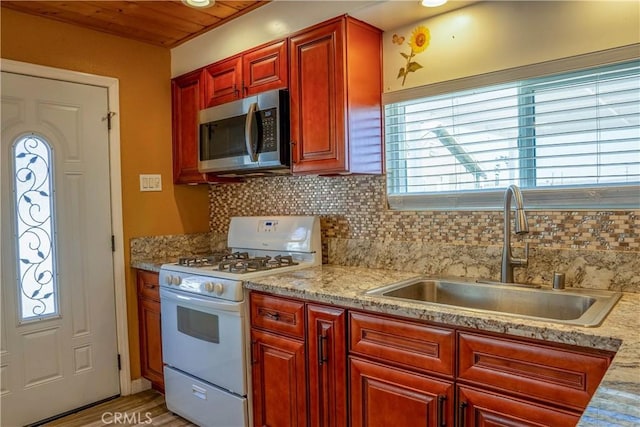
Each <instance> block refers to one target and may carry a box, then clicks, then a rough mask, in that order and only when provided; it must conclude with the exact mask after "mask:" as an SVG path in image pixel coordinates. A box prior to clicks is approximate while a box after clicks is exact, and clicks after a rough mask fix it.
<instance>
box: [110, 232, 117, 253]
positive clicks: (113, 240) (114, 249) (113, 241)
mask: <svg viewBox="0 0 640 427" xmlns="http://www.w3.org/2000/svg"><path fill="white" fill-rule="evenodd" d="M115 251H116V236H114V235H113V234H112V235H111V252H115Z"/></svg>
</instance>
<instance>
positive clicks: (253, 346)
mask: <svg viewBox="0 0 640 427" xmlns="http://www.w3.org/2000/svg"><path fill="white" fill-rule="evenodd" d="M257 344H258V341H256V340H253V341H251V364H252V365H255V364H256V363H258V358H257V357H256V345H257Z"/></svg>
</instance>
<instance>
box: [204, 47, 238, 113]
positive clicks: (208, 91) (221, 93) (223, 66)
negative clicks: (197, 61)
mask: <svg viewBox="0 0 640 427" xmlns="http://www.w3.org/2000/svg"><path fill="white" fill-rule="evenodd" d="M239 98H242V57H241V56H240V55H237V56H234V57H233V58H229V59H225V60H224V61H220V62H216V63H215V64H212V65H209V66H208V67H205V69H204V102H205V105H204V106H205V108H208V107H213V106H214V105H219V104H224V103H225V102H229V101H233V100H236V99H239Z"/></svg>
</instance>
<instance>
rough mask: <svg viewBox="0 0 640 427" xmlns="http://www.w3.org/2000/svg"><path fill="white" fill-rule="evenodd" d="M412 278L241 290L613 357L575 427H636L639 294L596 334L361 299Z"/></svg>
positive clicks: (352, 275)
mask: <svg viewBox="0 0 640 427" xmlns="http://www.w3.org/2000/svg"><path fill="white" fill-rule="evenodd" d="M166 262H172V260H166V259H164V260H146V261H137V262H133V263H132V267H133V268H139V269H143V270H148V271H155V272H158V271H159V270H160V266H161V265H162V264H163V263H166ZM416 276H418V274H416V273H410V272H400V271H395V270H376V269H369V268H359V267H343V266H335V265H322V266H319V267H313V268H308V269H304V270H298V271H292V272H285V273H277V274H273V275H268V276H264V277H260V278H257V279H253V280H251V281H248V282H246V283H245V287H246V288H247V289H251V290H257V291H263V292H268V293H271V294H275V295H282V296H288V297H293V298H299V299H302V300H306V301H312V302H319V303H324V304H329V305H336V306H342V307H346V308H355V309H362V310H367V311H372V312H378V313H386V314H392V315H397V316H403V317H407V318H412V319H420V320H427V321H430V322H436V323H441V324H447V325H451V326H461V327H466V328H473V329H478V330H482V331H488V332H497V333H503V334H508V335H512V336H515V337H526V338H534V339H540V340H544V341H550V342H556V343H563V344H570V345H577V346H581V347H590V348H596V349H601V350H608V351H614V352H617V353H616V355H615V357H614V359H613V361H612V363H611V366H610V367H609V370H608V371H607V373H606V375H605V376H604V378H603V380H602V382H601V383H600V386H599V387H598V389H597V390H596V393H595V395H594V396H593V398H592V399H591V402H590V403H589V406H588V407H587V409H586V410H585V412H584V414H583V416H582V418H581V419H580V422H579V423H578V426H580V427H586V426H605V425H606V426H613V425H616V426H637V425H640V407H639V405H638V402H639V401H640V335H639V333H638V327H639V326H640V321H639V320H640V317H639V315H638V312H639V311H638V307H639V306H640V294H634V293H624V294H623V297H622V298H621V299H620V301H618V303H617V304H616V305H615V307H614V308H613V310H612V311H611V313H609V315H608V316H607V317H606V318H605V320H604V322H603V323H602V325H600V326H599V327H596V328H585V327H580V326H571V325H562V324H557V323H551V322H541V321H534V320H531V319H520V318H517V317H512V316H500V315H489V314H485V313H478V312H472V311H466V310H462V309H454V308H448V307H444V306H441V305H437V304H428V303H412V302H405V301H400V300H388V299H382V298H379V297H376V296H367V295H364V294H363V293H364V292H365V291H367V290H369V289H373V288H377V287H380V286H384V285H388V284H392V283H395V282H398V281H401V280H406V279H410V278H412V277H416Z"/></svg>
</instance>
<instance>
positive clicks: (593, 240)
mask: <svg viewBox="0 0 640 427" xmlns="http://www.w3.org/2000/svg"><path fill="white" fill-rule="evenodd" d="M209 198H210V205H211V208H210V224H209V225H210V230H211V232H212V233H213V235H225V234H226V233H227V231H228V226H229V218H230V217H232V216H247V215H319V216H320V218H321V228H322V241H323V259H324V262H325V263H327V262H328V263H331V264H343V265H362V266H369V267H373V268H409V269H411V271H416V272H419V273H425V274H443V273H447V272H448V273H450V274H452V275H470V274H472V273H473V274H475V275H476V276H489V277H488V278H494V279H496V278H497V277H496V275H498V276H499V263H500V249H501V246H502V226H503V219H502V212H501V211H482V212H462V211H461V212H442V211H435V212H434V211H417V212H416V211H392V210H389V209H387V207H386V198H385V181H384V176H355V175H351V176H339V177H317V176H295V177H294V176H279V177H264V178H252V179H249V180H247V181H246V182H244V183H238V184H225V185H212V186H211V187H210V191H209ZM525 207H526V200H525ZM527 214H528V219H529V234H528V235H526V236H524V238H520V237H517V238H515V240H514V246H515V249H514V253H515V254H516V256H519V254H520V249H519V247H522V246H523V244H524V242H529V244H530V247H531V254H530V257H529V267H528V268H527V269H516V271H517V272H518V274H519V276H516V277H517V279H518V280H519V281H526V282H532V283H536V282H543V283H544V282H546V281H547V276H549V275H550V276H553V270H554V269H555V270H556V271H567V280H568V282H567V284H568V285H569V286H571V285H573V286H582V287H604V288H610V289H619V290H626V291H640V279H638V278H636V277H635V276H637V274H636V272H637V271H639V270H638V269H640V218H639V215H640V212H638V211H527ZM402 243H406V244H409V246H408V247H407V246H403V245H402ZM366 248H368V249H366ZM404 248H407V249H404ZM359 249H360V250H359ZM365 249H366V250H365ZM398 251H399V252H400V254H399V255H398V254H395V252H398ZM411 251H413V252H412V253H413V255H411V257H410V258H411V259H412V260H413V261H412V264H411V265H410V266H409V267H402V266H401V261H400V260H399V259H400V258H402V255H405V254H407V253H409V252H411ZM438 253H439V254H438ZM429 254H438V256H437V257H433V256H432V257H431V259H433V260H434V262H427V261H425V259H429ZM444 254H449V255H448V256H449V258H447V259H448V260H449V261H447V259H443V258H442V257H443V256H445V255H444ZM483 254H484V256H483ZM421 257H422V258H421ZM445 258H446V256H445ZM454 258H456V261H455V262H452V261H451V260H452V259H454ZM390 260H397V262H396V261H390ZM435 260H437V262H436V261H435ZM464 260H467V261H466V262H465V261H464ZM445 265H450V266H452V265H458V267H460V268H453V267H452V269H447V268H443V266H445ZM474 266H475V267H474ZM563 269H564V270H563ZM569 269H571V271H568V270H569ZM547 270H550V271H547ZM629 270H631V271H629ZM594 277H595V278H600V277H602V281H603V283H602V284H601V285H594V280H595V279H594ZM636 289H637V290H636Z"/></svg>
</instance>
